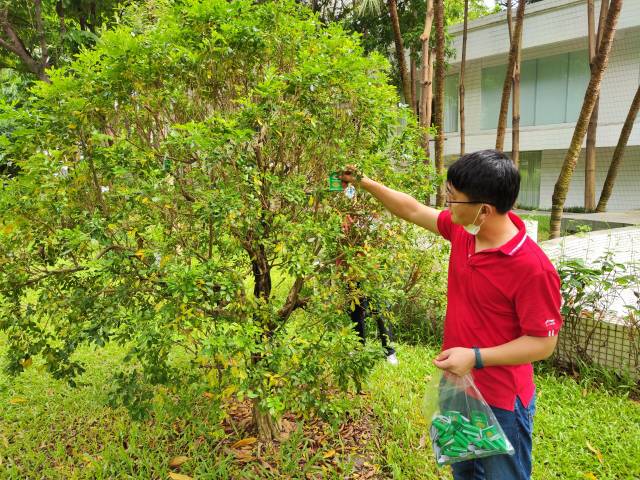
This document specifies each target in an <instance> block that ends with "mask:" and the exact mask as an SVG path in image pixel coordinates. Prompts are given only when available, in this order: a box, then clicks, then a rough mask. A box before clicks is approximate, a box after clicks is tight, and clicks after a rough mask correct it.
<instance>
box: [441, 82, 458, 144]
mask: <svg viewBox="0 0 640 480" xmlns="http://www.w3.org/2000/svg"><path fill="white" fill-rule="evenodd" d="M459 80H460V75H458V74H457V73H456V74H455V75H447V76H446V77H445V79H444V131H445V132H446V133H449V132H457V131H458V115H459V113H460V112H459V108H458V99H459V91H458V89H459V87H458V84H459Z"/></svg>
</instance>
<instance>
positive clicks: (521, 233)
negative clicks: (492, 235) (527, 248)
mask: <svg viewBox="0 0 640 480" xmlns="http://www.w3.org/2000/svg"><path fill="white" fill-rule="evenodd" d="M508 215H509V218H510V219H511V221H512V222H513V224H514V225H515V226H516V228H517V229H518V233H517V234H516V235H515V236H514V237H513V238H512V239H511V240H509V241H508V242H507V243H505V244H504V245H503V246H501V247H500V248H499V249H498V250H499V251H501V252H502V253H504V254H505V255H509V256H512V255H514V254H515V253H516V252H517V251H518V250H520V248H522V245H524V242H525V240H526V239H527V228H526V227H525V225H524V222H523V221H522V220H521V219H520V217H519V216H518V215H516V214H515V213H513V212H511V211H510V212H509V213H508Z"/></svg>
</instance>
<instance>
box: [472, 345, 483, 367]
mask: <svg viewBox="0 0 640 480" xmlns="http://www.w3.org/2000/svg"><path fill="white" fill-rule="evenodd" d="M472 348H473V353H475V354H476V365H475V368H483V367H484V363H482V356H481V355H480V349H479V348H478V347H472Z"/></svg>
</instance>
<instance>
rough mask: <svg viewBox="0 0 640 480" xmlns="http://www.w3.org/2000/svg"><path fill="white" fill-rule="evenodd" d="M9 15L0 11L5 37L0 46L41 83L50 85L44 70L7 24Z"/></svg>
mask: <svg viewBox="0 0 640 480" xmlns="http://www.w3.org/2000/svg"><path fill="white" fill-rule="evenodd" d="M8 15H9V13H8V10H7V9H6V8H4V9H2V10H0V27H2V30H3V31H4V33H5V35H6V36H7V40H5V39H2V38H0V46H2V47H3V48H5V49H6V50H8V51H10V52H11V53H13V54H15V55H16V56H17V57H18V58H19V59H20V61H21V62H22V63H23V64H24V65H25V66H26V67H27V70H29V71H30V72H31V73H33V74H35V75H37V76H38V78H39V79H40V80H42V81H43V82H47V83H51V80H50V79H49V76H48V75H47V74H46V73H45V71H44V68H43V67H42V65H41V64H39V63H38V62H37V61H36V59H35V58H33V56H32V55H31V53H30V52H29V51H28V50H27V47H25V45H24V43H23V42H22V40H21V39H20V37H19V36H18V34H17V33H16V32H15V30H14V29H13V26H12V25H11V23H10V22H9V17H8Z"/></svg>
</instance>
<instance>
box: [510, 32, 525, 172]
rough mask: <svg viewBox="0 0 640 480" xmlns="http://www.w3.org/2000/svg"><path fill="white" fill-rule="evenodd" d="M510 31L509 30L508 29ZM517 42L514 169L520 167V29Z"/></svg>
mask: <svg viewBox="0 0 640 480" xmlns="http://www.w3.org/2000/svg"><path fill="white" fill-rule="evenodd" d="M509 31H511V29H509ZM517 42H518V51H517V54H516V64H515V67H514V69H513V93H512V98H511V101H512V108H511V113H512V115H513V117H512V119H511V160H512V161H513V163H514V164H515V166H516V168H518V167H519V166H520V64H521V62H522V29H520V38H518V40H517Z"/></svg>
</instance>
